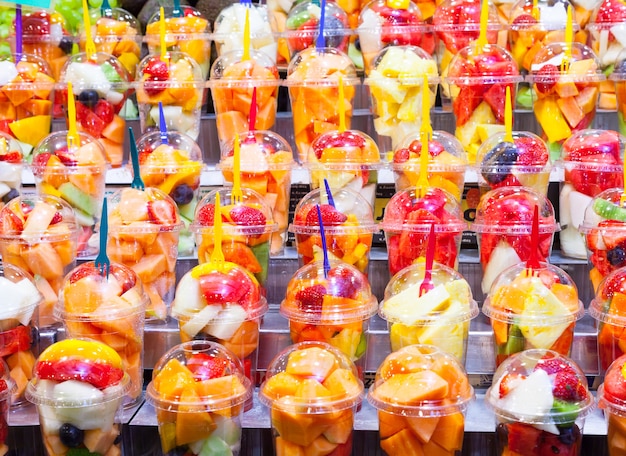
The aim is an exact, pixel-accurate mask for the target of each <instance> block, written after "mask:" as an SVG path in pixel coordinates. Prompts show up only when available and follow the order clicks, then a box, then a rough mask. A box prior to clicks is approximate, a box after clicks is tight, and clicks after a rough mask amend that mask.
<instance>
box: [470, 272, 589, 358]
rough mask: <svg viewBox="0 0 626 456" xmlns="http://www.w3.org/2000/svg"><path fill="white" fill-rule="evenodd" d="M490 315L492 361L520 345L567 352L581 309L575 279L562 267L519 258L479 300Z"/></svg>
mask: <svg viewBox="0 0 626 456" xmlns="http://www.w3.org/2000/svg"><path fill="white" fill-rule="evenodd" d="M482 310H483V313H484V314H485V315H486V316H487V317H489V318H490V319H491V327H492V329H493V338H494V348H495V360H496V366H499V365H500V364H501V363H502V362H503V361H504V360H505V359H507V358H508V357H509V356H511V355H513V354H515V353H518V352H520V351H523V350H528V349H531V348H540V349H544V350H552V351H555V352H557V353H559V354H561V355H563V356H569V354H570V350H571V348H572V342H573V340H574V326H576V321H577V320H579V319H580V318H582V317H583V315H584V314H585V309H584V308H583V304H582V302H581V301H580V299H579V297H578V289H577V287H576V284H575V283H574V280H573V279H572V278H571V277H570V276H569V275H568V274H567V273H566V272H565V271H564V270H563V269H561V268H559V267H557V266H554V265H552V264H548V263H544V262H542V263H540V266H539V268H533V269H529V268H528V267H527V265H526V264H525V263H520V264H517V265H515V266H511V267H509V268H507V269H505V270H504V271H503V272H502V273H501V274H500V275H499V276H498V277H496V279H495V281H494V282H493V284H492V285H491V290H490V291H489V295H488V296H487V298H486V299H485V302H484V304H483V309H482Z"/></svg>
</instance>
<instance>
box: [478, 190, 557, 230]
mask: <svg viewBox="0 0 626 456" xmlns="http://www.w3.org/2000/svg"><path fill="white" fill-rule="evenodd" d="M535 206H538V207H539V233H554V232H556V231H558V230H559V229H560V227H559V224H558V223H557V221H556V218H555V217H554V207H553V206H552V203H551V202H550V200H549V199H548V198H546V197H545V196H544V195H540V194H539V193H537V192H535V191H533V190H531V189H529V188H526V187H500V188H496V189H493V190H490V191H488V192H487V193H485V194H484V195H483V196H482V198H481V199H480V202H479V203H478V206H477V207H476V218H475V219H474V223H472V226H471V229H472V230H473V231H476V232H477V233H502V234H510V235H515V234H530V232H531V230H532V224H533V216H534V211H535Z"/></svg>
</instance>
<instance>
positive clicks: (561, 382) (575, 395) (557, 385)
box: [552, 372, 587, 402]
mask: <svg viewBox="0 0 626 456" xmlns="http://www.w3.org/2000/svg"><path fill="white" fill-rule="evenodd" d="M552 394H553V395H554V397H555V398H556V399H560V400H562V401H568V402H579V401H582V400H585V399H586V398H587V391H586V389H585V386H584V385H583V384H582V382H581V381H580V379H579V378H578V376H577V375H576V374H573V373H571V372H558V373H557V374H556V376H555V377H554V386H553V387H552Z"/></svg>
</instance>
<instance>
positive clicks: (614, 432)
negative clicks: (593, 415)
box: [598, 356, 626, 456]
mask: <svg viewBox="0 0 626 456" xmlns="http://www.w3.org/2000/svg"><path fill="white" fill-rule="evenodd" d="M625 363H626V356H620V357H619V358H617V359H616V360H615V361H614V362H613V363H612V364H611V366H610V367H609V369H608V370H607V372H606V375H605V376H604V382H603V383H602V385H600V387H599V388H598V407H600V408H601V409H603V411H604V416H605V418H606V422H607V427H608V430H607V445H608V451H609V456H619V455H620V454H622V453H623V452H624V444H623V443H622V442H623V441H624V440H623V439H624V438H625V436H624V425H625V424H626V423H625V420H626V368H624V364H625Z"/></svg>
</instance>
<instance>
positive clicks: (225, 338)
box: [172, 262, 268, 384]
mask: <svg viewBox="0 0 626 456" xmlns="http://www.w3.org/2000/svg"><path fill="white" fill-rule="evenodd" d="M267 309H268V305H267V300H266V299H265V297H264V295H263V293H262V288H261V286H260V285H259V282H258V281H257V280H256V279H255V278H254V277H253V276H252V275H250V274H249V273H248V272H247V270H246V269H245V268H243V267H242V266H239V265H237V264H234V263H231V262H227V263H226V266H225V267H224V268H220V267H218V266H215V265H214V264H212V263H203V264H201V265H199V266H196V267H195V268H193V269H192V270H191V271H189V272H187V273H186V274H185V275H184V276H183V277H182V278H181V280H180V281H179V283H178V286H177V287H176V298H175V299H174V302H173V304H172V317H174V318H175V319H176V320H178V327H179V330H180V340H181V341H183V342H188V341H191V340H204V341H213V342H217V343H219V344H222V345H223V346H224V347H226V348H228V349H229V350H230V351H231V352H232V353H233V354H234V355H235V356H237V358H238V359H239V360H240V361H241V362H242V363H243V366H244V371H245V375H246V377H248V378H249V379H250V380H251V381H252V382H253V383H254V384H256V371H257V361H258V356H259V352H258V348H259V329H260V326H261V318H262V317H263V315H264V314H265V313H266V312H267Z"/></svg>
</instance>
